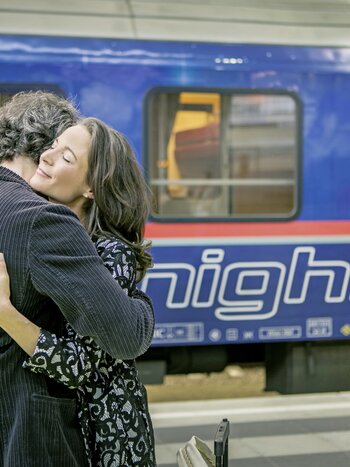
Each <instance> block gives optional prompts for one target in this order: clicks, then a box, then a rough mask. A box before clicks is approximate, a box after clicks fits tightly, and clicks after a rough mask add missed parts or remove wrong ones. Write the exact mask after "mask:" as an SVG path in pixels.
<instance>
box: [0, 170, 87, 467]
mask: <svg viewBox="0 0 350 467" xmlns="http://www.w3.org/2000/svg"><path fill="white" fill-rule="evenodd" d="M46 204H47V202H46V201H45V200H43V199H41V198H40V197H39V196H37V195H36V194H34V192H33V191H32V190H31V188H30V187H29V185H28V184H27V183H26V182H25V181H24V180H23V179H21V178H20V177H19V176H17V175H15V174H14V173H13V172H11V171H9V170H7V169H5V168H1V167H0V219H1V228H0V251H2V252H4V254H5V257H6V261H7V264H8V268H9V272H10V276H11V291H12V300H13V304H14V305H15V307H16V308H17V309H18V310H19V311H21V312H22V313H23V314H24V315H25V316H27V317H28V318H29V319H30V320H32V321H34V322H35V323H36V324H37V325H39V326H42V327H43V328H45V329H51V330H52V331H55V332H58V333H60V329H62V328H63V324H64V321H63V316H62V315H61V313H60V312H59V310H58V309H57V307H56V306H55V305H54V303H53V302H52V301H51V300H50V299H49V298H47V297H45V296H43V295H41V294H40V293H39V292H38V291H37V290H36V289H35V287H34V285H33V283H32V280H31V276H30V264H29V261H30V255H29V249H30V248H31V242H32V241H33V239H32V238H31V232H32V225H33V223H34V222H35V219H36V217H37V213H38V212H39V211H40V210H42V208H43V206H45V205H46ZM52 241H55V239H54V238H53V239H52ZM24 358H25V354H24V352H23V351H22V350H21V349H20V347H19V346H17V344H16V343H15V342H14V341H13V340H11V339H10V338H9V337H8V335H7V334H6V333H5V332H4V331H2V330H0V465H1V466H3V467H19V466H21V467H26V466H33V467H34V466H35V467H41V466H43V467H44V466H45V467H46V466H52V467H54V466H55V467H56V466H57V467H58V466H67V467H70V466H84V465H86V459H85V454H84V448H83V443H82V438H81V433H80V429H79V426H78V422H77V417H76V407H75V400H74V393H71V392H70V391H69V390H67V389H66V388H65V387H64V386H62V385H59V384H56V383H55V382H53V381H51V380H48V379H46V378H45V377H41V376H39V375H34V374H32V373H31V372H29V371H26V370H24V369H22V362H23V360H24Z"/></svg>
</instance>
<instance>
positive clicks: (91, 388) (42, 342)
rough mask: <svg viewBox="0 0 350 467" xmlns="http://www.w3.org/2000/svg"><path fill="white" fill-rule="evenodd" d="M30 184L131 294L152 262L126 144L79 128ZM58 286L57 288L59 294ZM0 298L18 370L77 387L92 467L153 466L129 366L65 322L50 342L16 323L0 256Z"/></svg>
mask: <svg viewBox="0 0 350 467" xmlns="http://www.w3.org/2000/svg"><path fill="white" fill-rule="evenodd" d="M30 185H31V186H32V188H33V189H34V190H36V191H37V192H39V193H41V194H43V195H44V196H46V197H47V198H48V199H49V200H50V201H52V202H54V203H60V204H65V205H66V206H68V207H69V208H70V209H71V210H72V211H74V212H75V214H76V215H77V216H78V218H79V220H80V221H81V223H82V224H83V225H84V226H85V227H86V229H87V231H88V232H89V234H90V235H91V238H92V239H93V241H94V242H95V245H96V248H97V251H98V253H99V255H100V257H101V259H102V261H103V263H104V264H105V266H106V267H107V268H108V269H109V271H110V272H111V274H112V275H113V277H114V278H115V279H116V280H117V281H118V283H119V284H120V286H121V287H122V288H123V289H124V291H125V293H127V294H129V295H133V294H135V293H137V291H135V288H136V282H138V281H139V280H141V279H142V277H143V276H144V274H145V272H146V270H147V268H148V267H150V266H151V263H152V258H151V255H150V254H149V252H148V249H149V247H150V242H147V241H145V240H144V225H145V221H146V218H147V215H148V212H149V196H148V189H147V185H146V183H145V180H144V178H143V175H142V173H141V170H140V168H139V165H138V163H137V160H136V157H135V155H134V153H133V151H132V149H131V147H130V145H129V143H128V142H127V140H126V139H125V138H124V137H123V136H122V135H121V134H120V133H119V132H117V131H115V130H113V129H112V128H110V127H108V126H107V125H106V124H105V123H103V122H102V121H100V120H98V119H96V118H86V119H83V120H81V121H80V122H79V123H78V124H77V125H75V126H73V127H70V128H68V129H67V130H66V131H64V132H63V133H62V134H61V135H60V136H59V137H58V138H57V139H56V141H55V142H54V144H53V145H52V147H50V148H49V149H48V150H46V151H45V152H44V153H43V154H42V155H41V156H40V161H39V166H38V169H37V171H36V173H35V175H34V176H33V178H32V179H31V181H30ZM66 287H69V284H65V283H62V294H64V291H65V288H66ZM0 297H1V309H0V327H2V328H3V329H4V330H5V331H6V332H7V333H8V334H9V335H10V336H11V337H12V338H13V339H14V340H15V341H16V342H17V343H18V344H19V345H20V346H21V347H22V348H23V350H24V351H25V352H26V353H27V354H28V355H29V357H28V358H27V360H26V361H25V362H24V365H23V366H24V368H26V371H28V370H31V371H33V372H37V373H41V374H44V375H47V376H49V377H50V378H53V379H55V380H56V381H58V382H60V383H63V384H65V385H66V386H68V387H70V388H76V390H77V402H78V408H79V409H78V417H79V420H80V424H81V429H82V433H83V437H84V442H85V448H86V453H87V457H88V461H89V464H90V466H93V467H95V466H103V467H105V466H142V467H147V466H155V465H156V461H155V454H154V437H153V429H152V423H151V420H150V417H149V412H148V407H147V395H146V391H145V388H144V386H143V384H142V383H141V381H140V379H139V377H138V374H137V370H136V367H135V362H134V361H122V360H115V359H114V358H112V357H111V356H110V355H108V354H107V353H106V352H104V351H103V350H102V349H101V348H100V347H99V346H98V345H97V344H96V343H95V341H94V339H93V336H91V337H86V336H85V337H84V336H79V335H78V334H77V333H76V332H75V331H74V330H73V328H72V327H71V326H70V325H69V324H68V323H67V324H66V329H65V331H64V333H63V335H62V336H57V335H55V334H51V333H50V332H48V331H46V330H44V329H40V328H39V327H38V326H36V325H35V324H34V323H31V322H28V321H27V322H25V321H23V320H18V319H16V316H17V317H18V315H20V313H19V312H18V311H17V310H16V309H15V308H14V307H13V306H12V304H11V302H10V284H9V278H8V275H7V272H6V265H5V261H4V258H3V257H1V258H0ZM81 300H84V297H83V296H82V297H81ZM111 300H113V296H111ZM21 316H22V315H21ZM96 320H97V321H98V316H96Z"/></svg>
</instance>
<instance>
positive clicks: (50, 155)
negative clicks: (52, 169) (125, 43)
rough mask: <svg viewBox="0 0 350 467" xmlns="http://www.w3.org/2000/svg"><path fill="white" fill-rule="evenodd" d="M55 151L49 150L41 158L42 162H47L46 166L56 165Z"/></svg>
mask: <svg viewBox="0 0 350 467" xmlns="http://www.w3.org/2000/svg"><path fill="white" fill-rule="evenodd" d="M54 152H55V150H54V149H51V148H50V149H47V150H46V151H45V152H43V153H42V154H41V156H40V162H45V164H48V165H52V164H53V163H54V156H55V154H54Z"/></svg>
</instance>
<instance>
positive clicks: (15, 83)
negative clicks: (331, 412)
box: [0, 0, 350, 392]
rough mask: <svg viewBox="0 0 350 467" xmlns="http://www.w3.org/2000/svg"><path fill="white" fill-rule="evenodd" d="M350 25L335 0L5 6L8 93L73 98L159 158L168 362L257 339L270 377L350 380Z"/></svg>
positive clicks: (157, 258)
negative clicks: (49, 93)
mask: <svg viewBox="0 0 350 467" xmlns="http://www.w3.org/2000/svg"><path fill="white" fill-rule="evenodd" d="M315 10H316V11H315ZM349 23H350V8H349V7H347V6H346V5H345V6H344V4H342V3H341V2H334V3H332V4H331V5H330V4H328V3H327V2H325V1H321V0H319V1H309V2H306V3H305V2H299V1H297V0H294V1H288V2H285V3H283V4H280V2H274V1H272V0H271V1H268V2H264V5H263V6H262V5H261V2H255V1H251V2H244V4H242V3H240V2H239V1H236V2H225V1H222V2H210V1H209V0H208V1H206V2H200V3H199V2H196V1H194V0H193V1H192V2H190V1H187V2H185V1H182V2H181V1H180V2H179V1H178V2H176V4H175V3H174V2H164V1H163V2H160V1H159V2H157V1H145V0H144V1H133V0H132V1H110V0H104V1H98V2H97V1H90V2H81V1H80V0H75V1H72V2H69V3H68V2H63V3H62V2H60V4H55V5H54V4H50V5H49V4H48V2H41V1H39V0H36V1H31V3H30V5H28V4H27V3H26V2H24V1H20V0H18V1H16V2H14V1H11V2H10V1H4V0H2V1H1V4H0V95H1V99H2V101H1V102H5V101H6V99H8V98H9V96H11V95H12V94H13V93H15V92H18V91H21V90H29V89H47V90H52V91H54V92H58V93H60V94H62V95H65V96H67V97H69V98H71V99H73V100H74V101H75V102H76V103H77V104H78V106H79V108H80V110H81V112H82V113H83V114H85V115H94V116H97V117H99V118H102V119H103V120H105V121H106V122H107V123H109V124H110V125H112V126H113V127H115V128H117V129H118V130H120V131H121V132H123V133H124V134H125V135H126V136H127V137H128V139H129V140H130V141H131V142H132V144H133V146H134V148H135V150H136V153H137V155H138V157H139V161H140V164H142V166H143V169H144V172H145V175H146V177H147V180H148V183H149V185H150V188H151V191H152V196H153V204H152V213H151V216H150V219H149V222H148V224H147V232H146V235H147V237H149V238H150V239H152V241H153V250H152V253H153V255H154V263H155V264H154V267H153V269H151V270H150V271H149V272H148V274H147V276H146V278H145V279H144V280H143V282H142V284H141V285H140V287H141V288H142V289H143V290H145V291H146V292H147V293H149V294H150V295H151V296H152V298H153V301H154V305H155V310H156V319H157V324H156V329H155V335H154V339H153V345H152V351H151V352H150V353H149V358H151V357H152V356H153V357H154V358H155V359H156V360H157V362H158V363H159V360H161V361H162V363H161V364H160V367H159V368H164V362H166V364H167V365H168V371H176V370H178V371H198V370H199V369H200V370H205V369H206V370H208V371H209V370H215V369H219V368H221V367H223V366H224V365H225V363H226V362H227V359H228V358H233V359H240V360H244V359H245V358H246V359H248V358H249V353H250V350H249V349H253V348H254V349H257V351H258V352H261V353H260V354H259V355H260V357H261V358H263V355H265V359H266V365H267V387H268V388H269V389H277V390H280V391H281V392H300V391H309V390H316V389H317V390H332V389H348V388H349V387H350V383H349V378H347V377H346V374H345V372H346V371H347V370H346V367H345V366H342V365H341V364H340V363H339V362H343V364H344V365H345V362H346V360H347V358H348V356H349V352H350V347H349V345H348V339H349V335H350V314H349V309H350V298H349V293H350V287H349V277H350V203H349V200H350V182H349V174H350V149H349V147H350V146H349V137H350V111H349V104H350V48H349V46H350V36H349V35H348V33H347V28H348V26H349ZM244 344H245V345H244ZM254 355H256V354H254ZM154 368H155V367H154ZM333 376H334V377H333Z"/></svg>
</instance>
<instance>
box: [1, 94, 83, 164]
mask: <svg viewBox="0 0 350 467" xmlns="http://www.w3.org/2000/svg"><path fill="white" fill-rule="evenodd" d="M78 118H79V115H78V111H77V110H76V109H75V107H74V105H73V104H72V103H70V102H69V101H67V100H66V99H63V98H62V97H59V96H57V95H56V94H53V93H51V92H43V91H35V92H20V93H18V94H15V95H14V96H13V97H12V98H11V99H10V100H9V101H8V102H6V104H5V105H3V106H2V107H0V163H1V162H3V161H11V160H13V159H14V157H15V156H17V155H22V156H27V157H30V158H31V159H33V160H34V161H36V162H37V161H38V159H39V156H40V154H41V153H42V152H44V151H45V150H46V149H47V148H48V147H49V146H50V145H51V144H52V142H53V141H54V140H55V138H57V136H58V135H60V134H61V133H62V132H63V131H64V130H66V129H67V128H68V127H70V126H72V125H75V124H76V122H77V120H78Z"/></svg>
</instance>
